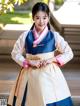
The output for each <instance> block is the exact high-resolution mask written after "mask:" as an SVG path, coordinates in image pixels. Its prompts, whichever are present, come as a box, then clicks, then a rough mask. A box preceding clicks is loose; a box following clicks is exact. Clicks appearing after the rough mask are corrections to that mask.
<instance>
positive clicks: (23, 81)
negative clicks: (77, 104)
mask: <svg viewBox="0 0 80 106" xmlns="http://www.w3.org/2000/svg"><path fill="white" fill-rule="evenodd" d="M49 39H50V40H49ZM33 41H34V37H33V33H32V32H31V31H29V32H25V33H24V34H22V35H21V36H20V38H19V39H18V40H17V41H16V44H15V46H14V48H13V51H12V53H11V54H12V58H13V59H14V60H15V61H16V62H17V63H18V64H20V65H21V66H22V63H23V61H24V60H25V58H24V56H23V55H22V51H23V49H24V48H25V50H26V60H29V61H33V62H37V61H39V60H40V61H41V60H48V59H50V58H54V57H55V58H57V60H58V62H59V63H60V64H61V65H64V64H66V63H67V62H68V61H70V60H71V59H72V58H73V53H72V50H71V48H70V47H69V45H68V43H67V42H66V41H65V40H64V39H63V38H62V37H61V36H60V35H59V34H58V33H56V32H53V33H52V32H51V31H49V32H48V33H47V35H46V36H45V38H44V39H43V40H42V41H41V42H40V43H44V41H47V43H48V44H49V43H50V44H49V49H47V51H46V49H45V47H46V46H47V45H46V46H41V50H40V49H39V47H36V48H34V47H32V45H31V44H33ZM52 41H53V42H54V43H52ZM40 43H39V44H40ZM30 46H31V47H32V48H30ZM29 49H30V50H29ZM34 49H36V50H35V53H34V52H33V51H34ZM56 50H58V51H59V52H60V54H59V55H58V56H59V57H58V56H55V51H56ZM19 57H20V58H19ZM65 57H66V58H65ZM62 63H63V64H62ZM8 104H9V105H11V106H72V105H73V104H72V100H71V94H70V91H69V88H68V85H67V82H66V80H65V78H64V76H63V73H62V71H61V69H60V68H59V66H58V64H56V63H55V62H52V63H50V64H48V65H46V66H45V67H40V68H35V67H29V68H23V69H21V71H20V73H19V75H18V77H17V80H16V82H15V86H14V87H12V91H11V93H10V96H9V99H8Z"/></svg>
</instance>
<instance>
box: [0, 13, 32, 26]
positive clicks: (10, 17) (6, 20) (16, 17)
mask: <svg viewBox="0 0 80 106" xmlns="http://www.w3.org/2000/svg"><path fill="white" fill-rule="evenodd" d="M32 22H33V21H32V15H31V12H29V13H15V12H14V13H6V14H2V15H1V16H0V23H2V24H3V25H5V24H31V23H32Z"/></svg>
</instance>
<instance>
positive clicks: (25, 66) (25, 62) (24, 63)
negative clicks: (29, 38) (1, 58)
mask: <svg viewBox="0 0 80 106" xmlns="http://www.w3.org/2000/svg"><path fill="white" fill-rule="evenodd" d="M23 67H24V68H28V67H29V65H28V62H27V61H26V60H24V61H23Z"/></svg>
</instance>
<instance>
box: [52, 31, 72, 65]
mask: <svg viewBox="0 0 80 106" xmlns="http://www.w3.org/2000/svg"><path fill="white" fill-rule="evenodd" d="M54 36H55V45H56V50H58V51H59V52H60V54H58V55H57V56H56V60H57V62H58V63H59V65H60V66H63V65H64V64H66V63H67V62H69V61H70V60H71V59H72V58H73V52H72V49H71V48H70V46H69V44H68V42H66V41H65V40H64V38H63V37H62V36H61V35H59V33H58V32H55V33H54Z"/></svg>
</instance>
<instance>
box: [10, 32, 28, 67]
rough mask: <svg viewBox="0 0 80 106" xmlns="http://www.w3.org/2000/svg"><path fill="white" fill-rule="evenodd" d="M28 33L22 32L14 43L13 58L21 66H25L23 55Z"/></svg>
mask: <svg viewBox="0 0 80 106" xmlns="http://www.w3.org/2000/svg"><path fill="white" fill-rule="evenodd" d="M27 34H28V31H26V32H24V33H22V34H21V35H20V37H19V38H18V40H17V41H16V43H15V44H14V47H13V50H12V52H11V56H12V59H13V60H14V61H15V62H17V63H18V64H19V65H20V66H23V61H24V60H25V58H24V56H23V52H24V46H25V38H26V36H27Z"/></svg>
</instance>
